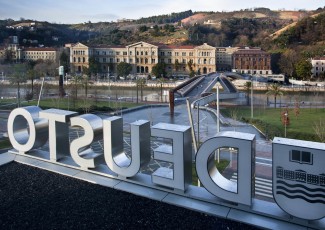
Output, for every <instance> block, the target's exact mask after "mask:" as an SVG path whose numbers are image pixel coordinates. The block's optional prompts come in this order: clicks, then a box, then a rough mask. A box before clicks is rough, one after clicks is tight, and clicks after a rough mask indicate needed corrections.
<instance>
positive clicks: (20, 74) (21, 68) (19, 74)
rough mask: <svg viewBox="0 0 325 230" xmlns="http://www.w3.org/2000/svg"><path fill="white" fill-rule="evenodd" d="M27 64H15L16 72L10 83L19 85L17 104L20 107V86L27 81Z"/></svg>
mask: <svg viewBox="0 0 325 230" xmlns="http://www.w3.org/2000/svg"><path fill="white" fill-rule="evenodd" d="M25 72H26V66H25V65H24V64H16V65H15V66H14V72H13V73H12V76H11V78H10V83H11V84H12V85H15V86H17V106H18V107H20V86H21V84H22V83H25V82H26V81H27V77H26V75H25Z"/></svg>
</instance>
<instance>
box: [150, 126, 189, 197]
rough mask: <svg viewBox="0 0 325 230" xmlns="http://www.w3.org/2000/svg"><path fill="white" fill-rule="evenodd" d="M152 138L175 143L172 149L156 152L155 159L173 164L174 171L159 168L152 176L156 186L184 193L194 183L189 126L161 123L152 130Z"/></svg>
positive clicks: (162, 147) (158, 149) (162, 149)
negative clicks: (164, 139)
mask: <svg viewBox="0 0 325 230" xmlns="http://www.w3.org/2000/svg"><path fill="white" fill-rule="evenodd" d="M151 132H152V136H155V137H163V138H168V139H171V140H172V141H173V144H172V148H170V147H169V146H160V147H158V148H157V149H155V150H154V159H156V160H162V161H166V162H171V163H173V164H174V168H173V169H168V168H163V167H160V168H158V169H157V170H156V171H155V172H154V173H153V174H152V181H153V183H155V184H158V185H163V186H166V187H169V188H173V189H176V190H179V191H181V192H184V191H185V190H186V189H187V187H188V185H190V184H191V183H192V142H191V132H190V127H189V126H182V125H174V124H165V123H159V124H157V125H154V126H153V127H152V129H151Z"/></svg>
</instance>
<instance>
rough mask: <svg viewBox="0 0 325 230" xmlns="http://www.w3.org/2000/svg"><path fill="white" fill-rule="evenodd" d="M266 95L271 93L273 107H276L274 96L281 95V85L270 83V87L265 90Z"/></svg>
mask: <svg viewBox="0 0 325 230" xmlns="http://www.w3.org/2000/svg"><path fill="white" fill-rule="evenodd" d="M266 95H273V96H274V108H276V97H277V96H282V95H283V92H282V91H281V85H279V84H272V85H271V87H270V89H269V90H268V91H267V92H266Z"/></svg>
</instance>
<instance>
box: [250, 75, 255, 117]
mask: <svg viewBox="0 0 325 230" xmlns="http://www.w3.org/2000/svg"><path fill="white" fill-rule="evenodd" d="M253 103H254V102H253V76H252V78H251V118H253V117H254V108H253Z"/></svg>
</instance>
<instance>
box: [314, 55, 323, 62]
mask: <svg viewBox="0 0 325 230" xmlns="http://www.w3.org/2000/svg"><path fill="white" fill-rule="evenodd" d="M312 60H313V61H316V60H325V56H323V57H314V58H312Z"/></svg>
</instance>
